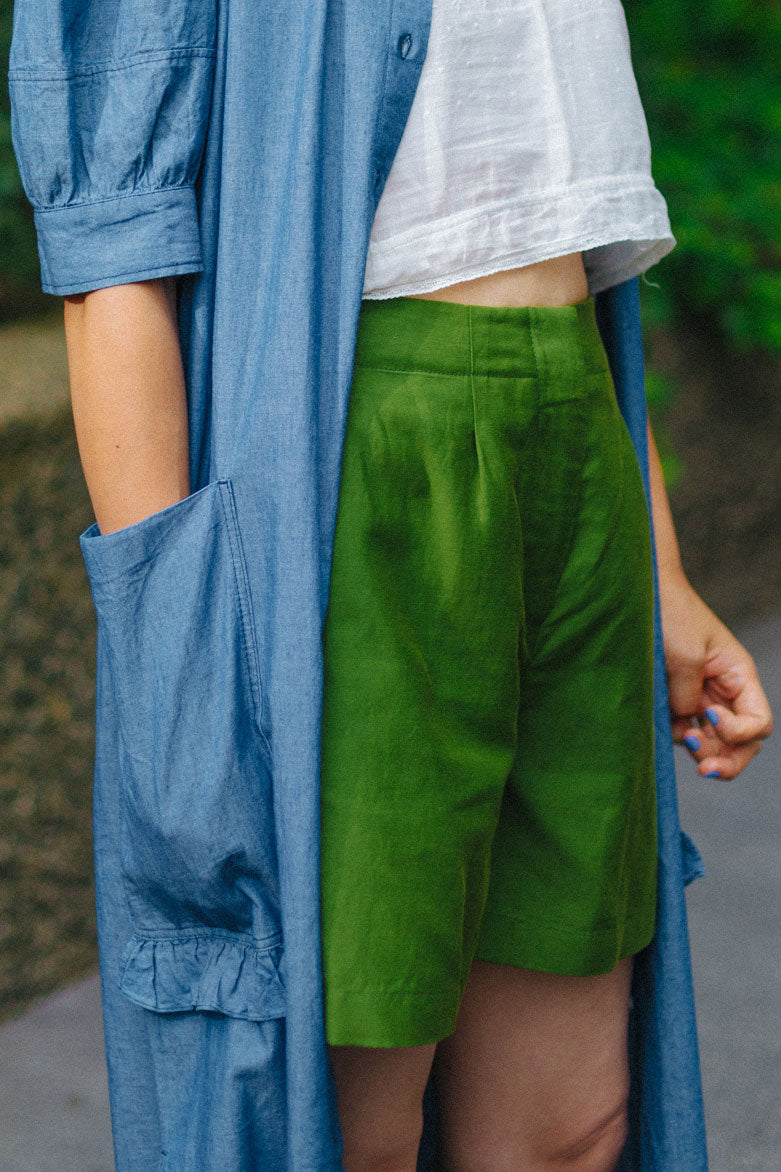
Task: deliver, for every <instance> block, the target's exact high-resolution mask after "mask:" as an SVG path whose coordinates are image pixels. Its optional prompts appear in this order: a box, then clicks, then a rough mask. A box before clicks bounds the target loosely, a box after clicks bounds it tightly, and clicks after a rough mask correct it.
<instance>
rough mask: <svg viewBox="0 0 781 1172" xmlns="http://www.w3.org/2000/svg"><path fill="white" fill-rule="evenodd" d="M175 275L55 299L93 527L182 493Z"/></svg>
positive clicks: (123, 519)
mask: <svg viewBox="0 0 781 1172" xmlns="http://www.w3.org/2000/svg"><path fill="white" fill-rule="evenodd" d="M175 281H176V279H175V278H174V277H163V278H158V279H156V280H148V281H138V282H135V283H132V284H127V285H110V286H108V287H107V288H104V289H94V290H92V291H90V292H88V293H80V294H74V295H72V296H68V297H66V298H65V305H64V317H65V341H66V346H67V351H68V367H69V372H70V385H71V401H72V405H73V420H74V426H75V429H76V439H77V442H78V446H79V454H80V456H81V463H82V468H83V470H84V477H85V479H86V482H87V489H88V491H89V494H90V498H91V500H92V507H93V509H94V511H95V519H96V520H97V522H98V527H99V529H100V531H101V533H109V532H111V531H112V530H114V529H120V528H122V527H123V526H125V525H130V524H132V523H133V522H134V521H140V520H142V519H143V518H144V517H147V516H149V515H150V514H151V513H154V512H157V510H159V509H162V508H164V507H165V506H166V505H171V504H174V503H175V502H176V501H179V500H182V499H183V498H184V497H186V496H187V495H188V494H189V491H190V484H189V464H188V430H187V402H186V397H185V383H184V374H183V369H182V356H181V350H180V345H179V334H178V329H177V320H176V284H175Z"/></svg>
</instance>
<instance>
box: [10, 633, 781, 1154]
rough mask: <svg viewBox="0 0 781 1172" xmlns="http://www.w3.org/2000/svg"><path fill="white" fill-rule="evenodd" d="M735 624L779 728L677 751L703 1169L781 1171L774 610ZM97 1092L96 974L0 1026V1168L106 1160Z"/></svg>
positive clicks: (101, 1074) (778, 662) (780, 662)
mask: <svg viewBox="0 0 781 1172" xmlns="http://www.w3.org/2000/svg"><path fill="white" fill-rule="evenodd" d="M736 633H737V634H738V635H739V637H740V638H741V640H742V641H743V642H744V643H745V644H746V646H747V647H748V649H749V651H750V652H751V653H752V655H753V656H754V658H755V659H756V661H757V663H758V665H759V669H760V675H761V677H762V680H763V683H764V686H765V688H766V690H767V692H768V695H769V696H770V699H771V704H772V706H773V710H774V714H775V717H776V724H777V727H778V733H774V735H773V737H771V738H770V740H768V741H767V742H766V744H765V746H764V748H763V749H762V752H761V753H760V754H759V756H758V757H756V758H755V759H754V760H753V761H752V762H751V764H750V765H749V766H748V768H747V769H746V770H745V771H744V773H743V774H742V775H741V777H740V778H738V779H737V780H736V781H735V782H733V783H731V784H730V783H718V782H716V781H713V780H711V779H702V778H699V777H698V776H697V774H696V772H695V771H694V767H693V765H692V763H691V760H690V758H689V757H688V755H687V753H686V751H685V750H682V749H679V748H677V747H676V750H675V752H676V761H677V767H678V783H679V795H680V806H681V820H682V823H683V825H684V827H685V828H686V829H687V830H688V831H689V833H690V834H691V835H692V836H693V837H694V838H695V840H696V841H697V843H698V845H699V847H700V849H701V851H702V853H703V855H704V858H705V864H706V867H707V870H708V874H707V877H706V878H704V879H698V880H697V881H696V882H695V883H694V884H692V886H691V887H690V888H689V889H688V890H689V911H690V927H691V935H692V951H693V957H694V970H695V983H696V991H697V1007H698V1019H699V1029H700V1045H701V1052H702V1067H703V1078H704V1084H705V1098H706V1111H707V1116H708V1133H709V1144H710V1158H711V1172H778V1169H779V1167H781V1110H779V1104H781V919H780V918H779V909H780V908H781V863H780V862H779V858H780V852H779V844H781V812H780V811H781V801H779V798H780V797H781V785H780V784H779V783H781V616H779V617H778V618H776V619H773V620H768V621H765V622H762V623H755V624H753V625H751V626H744V627H742V628H741V629H740V630H739V631H736ZM106 1095H107V1091H106V1077H105V1068H104V1060H103V1038H102V1030H101V1018H100V994H99V987H98V981H97V978H92V979H89V980H86V981H82V982H80V983H79V984H77V985H74V986H72V987H70V988H68V989H65V990H62V991H61V992H59V993H57V994H56V995H55V996H53V997H50V998H48V999H46V1000H45V1001H43V1002H41V1003H39V1004H38V1005H36V1006H35V1007H34V1008H33V1009H31V1010H29V1011H28V1013H27V1014H26V1015H25V1016H24V1017H22V1018H20V1019H18V1020H17V1021H14V1022H10V1023H6V1024H5V1025H3V1026H0V1153H2V1155H1V1156H0V1165H1V1166H2V1169H3V1172H112V1169H113V1161H112V1157H111V1140H110V1135H109V1124H108V1108H107V1098H106ZM670 1172H687V1169H683V1168H681V1169H670Z"/></svg>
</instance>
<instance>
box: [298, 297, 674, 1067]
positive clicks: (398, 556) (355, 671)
mask: <svg viewBox="0 0 781 1172" xmlns="http://www.w3.org/2000/svg"><path fill="white" fill-rule="evenodd" d="M651 559H652V555H651V534H650V526H649V517H648V505H647V502H646V497H645V492H644V488H643V481H642V476H641V472H640V467H639V464H638V461H637V456H636V454H635V450H634V447H633V444H632V440H631V437H630V435H629V432H628V430H627V427H626V424H625V423H624V420H623V416H622V415H621V412H620V410H619V407H618V403H617V400H616V395H615V388H614V385H613V381H612V377H611V374H610V369H609V366H608V361H607V356H606V353H605V350H604V347H603V345H602V341H601V338H600V335H599V332H598V329H597V322H596V316H595V307H594V301H593V298H592V297H589V298H588V299H587V300H585V301H581V302H579V303H578V304H576V305H567V306H531V307H530V306H523V307H517V306H513V307H510V308H504V307H502V308H499V307H493V306H475V305H460V304H455V303H450V302H445V301H433V300H428V299H425V298H415V297H397V298H392V299H389V300H378V301H373V300H364V301H363V303H362V308H361V315H360V320H359V327H358V337H357V346H356V351H355V367H354V372H353V380H352V387H351V393H350V400H349V406H348V417H347V430H346V435H345V445H344V451H343V457H342V472H341V481H340V489H339V503H338V513H337V522H336V533H335V541H334V553H333V563H332V572H331V580H330V593H329V599H328V610H327V613H326V620H325V625H324V628H323V650H324V664H325V673H324V696H323V731H322V771H321V794H322V802H321V812H322V814H321V843H322V853H321V914H322V919H321V926H322V941H323V977H324V995H325V1024H326V1037H327V1040H328V1042H330V1043H332V1044H337V1045H346V1044H352V1045H363V1046H409V1045H420V1044H423V1043H429V1042H433V1041H438V1040H439V1039H441V1038H443V1037H446V1036H447V1035H448V1034H451V1033H452V1032H453V1030H454V1029H455V1022H456V1015H457V1012H458V1007H459V1003H460V1000H461V996H462V993H463V989H464V985H465V982H466V978H467V975H468V971H469V966H470V964H471V961H472V958H473V957H478V958H480V959H481V960H485V961H493V962H497V963H500V964H510V965H520V966H523V967H525V968H530V969H538V970H542V971H545V972H553V973H567V974H573V975H587V974H593V973H604V972H609V971H610V970H612V969H613V968H614V967H615V965H616V962H617V961H618V960H619V959H620V958H621V957H625V956H628V955H630V954H632V953H634V952H637V951H638V950H639V949H641V948H643V947H645V946H646V945H647V944H648V943H649V942H650V940H651V938H652V936H653V932H654V923H655V910H656V866H657V861H656V846H657V842H656V789H655V773H654V725H653V577H652V560H651Z"/></svg>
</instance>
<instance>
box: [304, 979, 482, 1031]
mask: <svg viewBox="0 0 781 1172" xmlns="http://www.w3.org/2000/svg"><path fill="white" fill-rule="evenodd" d="M460 1000H461V990H460V989H458V988H454V989H452V990H451V992H450V993H448V994H443V993H441V992H431V993H429V992H426V991H425V990H420V991H418V990H411V991H408V990H403V989H402V990H388V989H360V990H355V989H334V988H330V987H329V991H328V995H327V998H326V1005H325V1034H326V1041H327V1042H328V1044H329V1045H331V1046H424V1045H427V1044H430V1043H432V1042H440V1041H441V1040H442V1039H443V1038H446V1037H448V1035H449V1034H452V1033H453V1032H454V1031H455V1028H456V1018H457V1016H458V1007H459V1004H460Z"/></svg>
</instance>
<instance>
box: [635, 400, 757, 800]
mask: <svg viewBox="0 0 781 1172" xmlns="http://www.w3.org/2000/svg"><path fill="white" fill-rule="evenodd" d="M648 465H649V480H650V487H651V510H652V513H653V523H654V539H655V545H656V560H657V569H658V574H659V604H660V609H661V618H662V634H663V642H664V656H665V664H666V668H667V684H668V690H669V697H670V714H671V718H672V730H673V740H675V741H676V742H677V743H679V744H685V745H686V747H687V749H688V750H689V752H690V753H691V755H692V757H693V758H694V759H695V761H697V772H698V773H700V774H703V775H705V774H712V773H713V772H714V771H717V772H718V776H720V777H722V778H733V777H735V776H736V775H737V774H738V773H739V772H740V771H741V769H743V768H745V766H746V765H747V764H748V763H749V761H750V760H751V758H752V757H754V756H755V755H756V754H757V753H758V752H759V750H760V749H761V747H762V739H763V738H764V737H767V736H769V735H770V733H771V732H772V731H773V717H772V714H771V711H770V705H769V703H768V700H767V696H766V695H765V692H764V690H763V688H762V685H761V684H760V682H759V676H758V674H757V669H756V664H755V663H754V660H753V658H752V656H751V655H750V654H749V652H748V651H747V650H746V648H745V647H744V646H743V645H742V644H741V643H740V642H739V641H738V640H737V639H736V638H735V636H734V635H733V634H732V632H731V631H730V630H729V629H728V628H727V627H726V626H725V625H724V623H722V622H721V620H720V619H719V618H717V616H716V615H715V614H714V613H713V611H712V610H711V609H710V607H709V606H707V604H706V603H705V602H704V601H703V600H702V598H700V596H699V594H697V592H696V591H695V590H694V589H693V587H692V586H691V584H690V582H689V580H688V579H687V577H686V575H685V573H684V571H683V566H682V565H681V558H680V551H679V548H678V540H677V537H676V534H675V528H674V526H673V518H672V513H671V511H670V503H669V500H668V497H667V490H666V488H665V484H664V477H663V475H662V467H661V464H660V461H659V453H658V451H657V448H656V442H655V440H654V437H653V432H652V430H651V423H650V420H649V421H648ZM698 718H704V719H703V723H702V727H700V725H699V723H698ZM684 738H685V739H684Z"/></svg>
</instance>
